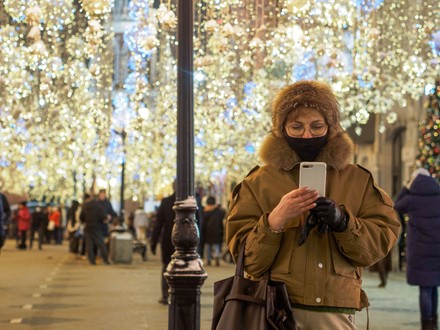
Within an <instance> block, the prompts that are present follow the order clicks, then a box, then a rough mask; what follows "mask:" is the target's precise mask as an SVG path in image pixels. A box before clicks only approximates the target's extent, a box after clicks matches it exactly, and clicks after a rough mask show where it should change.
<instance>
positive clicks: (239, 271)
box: [235, 241, 246, 277]
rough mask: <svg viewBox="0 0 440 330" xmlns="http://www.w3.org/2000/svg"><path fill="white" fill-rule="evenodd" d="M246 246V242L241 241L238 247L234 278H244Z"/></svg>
mask: <svg viewBox="0 0 440 330" xmlns="http://www.w3.org/2000/svg"><path fill="white" fill-rule="evenodd" d="M245 245H246V241H243V243H241V245H240V251H239V253H238V259H237V265H236V266H235V275H236V276H241V277H243V276H244V247H245Z"/></svg>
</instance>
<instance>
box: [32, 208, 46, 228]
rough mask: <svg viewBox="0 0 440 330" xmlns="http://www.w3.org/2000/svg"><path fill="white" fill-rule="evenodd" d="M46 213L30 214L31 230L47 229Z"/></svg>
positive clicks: (36, 212)
mask: <svg viewBox="0 0 440 330" xmlns="http://www.w3.org/2000/svg"><path fill="white" fill-rule="evenodd" d="M47 222H48V219H47V213H45V212H43V211H35V212H34V213H32V229H34V230H38V229H44V228H46V227H47Z"/></svg>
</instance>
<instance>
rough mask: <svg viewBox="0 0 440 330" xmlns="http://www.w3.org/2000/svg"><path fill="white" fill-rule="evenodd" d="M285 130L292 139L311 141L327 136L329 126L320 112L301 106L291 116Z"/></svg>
mask: <svg viewBox="0 0 440 330" xmlns="http://www.w3.org/2000/svg"><path fill="white" fill-rule="evenodd" d="M284 130H285V131H286V134H287V135H288V136H290V137H294V138H303V139H310V138H314V137H321V136H324V135H326V134H327V132H328V125H327V123H326V121H325V118H324V116H323V115H322V114H321V112H320V111H318V110H316V109H313V108H307V107H304V106H301V107H298V108H296V109H295V110H293V111H292V112H291V113H290V114H289V116H288V117H287V120H286V123H285V124H284Z"/></svg>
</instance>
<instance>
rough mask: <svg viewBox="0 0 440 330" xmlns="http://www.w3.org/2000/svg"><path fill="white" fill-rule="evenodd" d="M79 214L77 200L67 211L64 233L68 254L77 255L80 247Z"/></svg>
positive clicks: (79, 208)
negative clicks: (67, 242)
mask: <svg viewBox="0 0 440 330" xmlns="http://www.w3.org/2000/svg"><path fill="white" fill-rule="evenodd" d="M80 214H81V207H80V204H79V202H78V201H77V200H74V201H72V205H71V206H70V208H69V210H68V211H67V227H66V233H67V238H68V240H69V252H71V253H74V254H78V253H79V247H80V238H81V236H82V234H83V233H82V232H81V231H80V229H81V228H80V224H81V220H80V218H79V215H80Z"/></svg>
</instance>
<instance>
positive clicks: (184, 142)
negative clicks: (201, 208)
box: [164, 0, 208, 330]
mask: <svg viewBox="0 0 440 330" xmlns="http://www.w3.org/2000/svg"><path fill="white" fill-rule="evenodd" d="M177 7H178V8H177V11H178V16H177V17H178V31H177V40H178V42H179V46H178V47H179V49H178V52H177V68H178V69H177V70H178V71H177V189H176V202H175V204H174V211H175V213H176V219H175V220H174V227H173V233H172V237H171V240H172V242H173V245H174V247H175V248H176V251H175V252H174V254H173V255H172V257H171V258H172V259H171V262H170V263H169V264H168V266H167V270H166V272H165V274H164V275H165V278H166V280H167V282H168V284H169V286H170V296H171V304H170V307H169V310H168V329H169V330H181V329H185V330H199V329H200V288H201V286H202V285H203V282H204V281H205V279H206V278H207V277H208V275H207V274H206V272H205V270H204V269H203V266H202V261H201V260H200V256H199V255H198V254H197V251H196V249H197V245H198V243H199V232H198V229H197V226H196V219H195V211H196V210H197V203H196V200H195V197H194V127H193V126H194V109H193V107H194V102H193V98H194V97H193V25H194V24H193V23H194V18H193V16H194V4H193V1H184V0H179V1H178V6H177Z"/></svg>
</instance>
